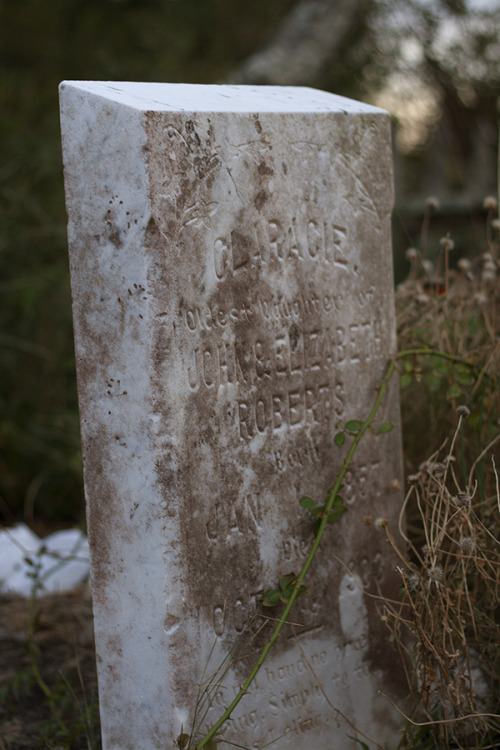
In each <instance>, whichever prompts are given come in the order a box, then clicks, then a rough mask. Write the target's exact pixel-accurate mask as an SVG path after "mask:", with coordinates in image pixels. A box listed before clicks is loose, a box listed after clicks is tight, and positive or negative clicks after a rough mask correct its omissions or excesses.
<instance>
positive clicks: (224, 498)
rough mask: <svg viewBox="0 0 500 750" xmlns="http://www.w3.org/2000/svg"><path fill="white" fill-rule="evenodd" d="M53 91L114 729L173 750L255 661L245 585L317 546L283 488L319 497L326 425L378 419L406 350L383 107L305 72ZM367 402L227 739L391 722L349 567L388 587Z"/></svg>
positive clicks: (393, 450) (306, 742)
mask: <svg viewBox="0 0 500 750" xmlns="http://www.w3.org/2000/svg"><path fill="white" fill-rule="evenodd" d="M60 93H61V112H62V136H63V152H64V164H65V184H66V196H67V210H68V217H69V224H68V234H69V245H70V263H71V276H72V293H73V306H74V325H75V345H76V356H77V367H78V388H79V399H80V412H81V429H82V441H83V453H84V469H85V486H86V496H87V503H88V532H89V538H90V544H91V558H92V590H93V597H94V611H95V632H96V646H97V659H98V675H99V690H100V704H101V716H102V728H103V741H104V747H105V750H115V749H117V748H120V749H125V748H130V750H132V748H133V750H138V748H141V750H146V749H147V750H150V749H151V750H152V749H153V748H154V750H160V748H161V750H164V748H166V747H171V746H172V745H173V743H174V742H175V740H176V737H177V736H178V735H179V734H180V732H181V729H182V728H183V729H184V731H185V732H188V733H191V732H194V734H195V735H197V736H199V735H201V734H202V733H203V732H204V731H206V729H207V727H208V726H209V725H210V723H211V722H212V723H213V721H215V719H216V718H218V716H219V715H220V713H221V712H222V710H223V707H224V706H225V705H227V704H228V703H229V701H230V700H231V699H232V697H233V695H234V692H235V690H236V689H237V688H238V685H239V684H240V683H241V682H242V681H243V680H244V678H245V676H246V674H247V673H248V671H249V668H250V666H251V665H252V664H253V663H254V661H255V658H256V653H257V649H258V647H259V645H261V644H262V643H263V642H265V639H266V637H267V635H268V633H269V632H270V631H269V625H266V620H265V619H264V617H263V615H265V616H271V617H274V616H275V611H274V610H269V609H267V610H265V611H264V610H263V608H262V606H261V605H260V604H259V596H260V595H261V593H262V592H263V591H264V590H265V589H267V588H271V587H275V586H276V585H277V582H278V578H279V577H280V576H282V575H284V574H287V573H290V572H292V571H294V572H298V571H299V570H300V567H301V565H302V563H303V561H304V559H305V556H306V554H307V551H308V549H309V547H310V544H311V542H312V538H313V536H312V526H311V521H310V516H309V514H308V513H307V512H306V511H304V510H303V509H302V508H301V507H300V506H299V504H298V499H299V498H300V497H301V496H302V495H304V494H307V495H311V496H312V497H313V498H315V499H316V501H317V502H322V501H323V499H324V496H325V494H326V492H327V490H328V488H329V487H331V485H332V483H333V480H334V478H335V475H336V472H337V471H338V469H339V468H340V466H341V464H342V460H343V456H344V455H345V447H344V448H338V447H335V446H334V443H333V438H334V435H335V433H336V432H337V429H338V428H337V425H338V424H339V423H340V424H342V423H345V421H347V420H349V419H363V418H365V417H366V416H367V414H368V411H369V409H370V407H371V405H372V403H373V400H374V397H375V395H376V388H377V386H378V385H379V384H380V381H381V378H382V376H383V374H384V371H385V368H386V364H387V360H388V357H389V356H390V355H391V354H392V353H394V351H395V332H394V314H393V280H392V267H391V250H390V213H391V208H392V202H393V192H392V165H391V149H390V122H389V116H388V115H387V113H385V112H383V111H382V110H378V109H376V108H373V107H370V106H367V105H364V104H359V103H357V102H353V101H350V100H347V99H344V98H341V97H337V96H334V95H331V94H326V93H324V92H321V91H315V90H312V89H301V88H288V87H283V88H279V87H236V86H235V87H230V86H197V85H179V84H177V85H169V84H141V83H94V82H65V83H63V84H61V91H60ZM379 417H380V421H387V420H391V421H393V422H395V423H396V425H397V429H395V430H394V431H393V432H392V433H390V434H389V435H387V436H380V437H375V436H372V435H370V436H368V437H367V438H366V440H365V441H364V443H362V444H361V447H360V449H359V452H358V454H357V455H356V458H355V462H354V464H353V466H352V468H351V469H350V470H349V472H348V474H347V477H346V482H345V489H344V490H343V495H344V498H345V501H346V505H347V507H348V512H347V513H346V514H345V515H344V516H343V517H342V518H341V520H340V521H339V522H338V523H336V524H335V525H334V526H332V527H331V528H330V529H329V530H328V534H327V538H326V539H325V542H324V544H323V547H322V549H321V551H320V554H319V557H318V559H317V560H316V561H315V563H314V565H313V567H312V568H311V570H310V573H309V576H308V580H307V583H308V586H309V588H310V594H309V595H308V596H306V597H303V598H301V599H300V600H299V601H298V603H297V606H296V608H295V610H294V611H293V612H292V621H293V623H294V625H293V626H289V627H288V626H287V627H286V628H285V630H284V631H283V633H282V635H281V637H280V640H279V642H278V643H277V645H276V647H275V650H274V652H271V655H270V657H269V659H268V661H267V662H266V663H265V665H264V667H263V668H262V669H261V671H260V673H259V675H258V678H257V682H256V684H254V686H253V688H252V690H251V692H250V693H249V694H248V695H247V696H246V697H245V698H244V700H243V701H242V702H241V703H240V705H239V707H238V709H237V710H236V711H235V713H234V716H233V719H232V720H231V722H229V724H228V725H227V727H226V732H225V734H224V737H225V738H226V739H228V740H231V741H233V742H237V743H239V744H240V745H244V746H249V747H255V748H257V747H263V746H264V745H266V743H270V742H272V741H273V740H275V742H274V743H273V744H272V747H276V748H285V747H293V748H294V749H295V750H306V748H308V749H309V748H311V747H313V746H314V747H320V748H321V749H322V750H329V749H331V750H333V748H335V750H341V749H342V748H344V747H345V748H347V747H352V740H350V739H348V737H347V735H348V734H350V735H353V734H354V729H353V726H352V724H350V723H348V722H346V721H345V720H344V718H343V716H342V715H344V716H346V717H348V719H349V720H350V721H351V722H353V724H354V725H355V726H356V727H358V728H359V729H360V730H362V731H364V732H366V733H367V734H369V735H370V736H371V737H373V738H375V739H376V740H377V741H378V742H379V743H384V742H392V741H393V740H394V738H395V736H396V732H397V727H398V721H397V717H396V716H395V715H394V712H393V711H392V710H391V709H390V706H389V704H388V702H387V701H386V700H385V699H383V698H382V697H380V696H378V695H377V689H378V688H381V689H383V690H384V691H385V692H388V693H390V694H393V695H394V693H395V692H396V693H397V689H398V684H399V680H400V678H401V675H400V671H399V670H398V668H397V666H396V662H395V660H394V655H393V654H392V653H391V652H389V651H388V646H387V642H386V640H385V638H384V633H383V630H382V626H381V625H380V623H379V620H378V617H377V615H376V612H375V609H374V606H373V604H372V603H371V600H370V599H369V598H368V597H367V596H365V595H364V594H363V593H362V591H361V588H360V587H359V586H358V585H357V584H358V583H361V582H362V583H363V585H364V586H365V587H366V588H367V589H368V590H370V591H371V592H372V593H378V592H379V591H386V592H387V593H388V594H390V595H392V596H393V595H394V593H395V591H396V587H397V576H396V574H395V571H394V567H395V563H394V560H393V558H392V557H391V555H390V553H389V550H388V546H387V544H386V542H385V537H384V535H383V533H381V532H377V531H375V530H374V529H373V527H370V525H369V524H367V522H366V517H373V518H376V517H384V518H389V519H391V520H392V521H395V519H396V518H397V516H398V513H399V509H400V497H399V493H398V490H397V488H398V482H399V483H400V482H401V450H400V434H399V415H398V401H397V394H396V392H395V391H392V395H391V393H390V394H389V397H388V398H387V400H386V404H385V405H384V408H383V410H382V412H381V413H380V415H379ZM337 558H339V559H340V560H342V561H343V562H344V563H345V564H346V565H347V566H348V567H349V568H350V569H351V570H352V571H353V572H354V573H355V576H356V578H355V577H353V576H351V575H350V574H349V573H348V572H347V570H346V568H345V567H342V566H341V565H340V564H339V563H338V561H337ZM224 660H225V661H224ZM221 665H222V666H221ZM226 669H227V671H226ZM327 699H328V700H327ZM207 710H208V713H207ZM340 712H341V713H340ZM193 722H194V727H193Z"/></svg>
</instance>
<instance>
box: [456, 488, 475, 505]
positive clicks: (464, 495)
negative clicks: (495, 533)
mask: <svg viewBox="0 0 500 750" xmlns="http://www.w3.org/2000/svg"><path fill="white" fill-rule="evenodd" d="M455 505H456V506H457V508H470V507H471V496H470V494H469V493H468V492H463V491H461V492H457V494H456V495H455Z"/></svg>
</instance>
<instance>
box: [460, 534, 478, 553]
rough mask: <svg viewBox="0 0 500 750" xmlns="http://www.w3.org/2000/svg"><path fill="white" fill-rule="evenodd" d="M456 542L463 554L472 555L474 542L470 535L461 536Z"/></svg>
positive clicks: (474, 546)
mask: <svg viewBox="0 0 500 750" xmlns="http://www.w3.org/2000/svg"><path fill="white" fill-rule="evenodd" d="M458 544H459V546H460V549H461V550H462V552H463V554H464V555H472V553H473V552H474V550H475V549H476V543H475V541H474V538H473V537H471V536H463V537H462V538H461V539H460V541H459V542H458Z"/></svg>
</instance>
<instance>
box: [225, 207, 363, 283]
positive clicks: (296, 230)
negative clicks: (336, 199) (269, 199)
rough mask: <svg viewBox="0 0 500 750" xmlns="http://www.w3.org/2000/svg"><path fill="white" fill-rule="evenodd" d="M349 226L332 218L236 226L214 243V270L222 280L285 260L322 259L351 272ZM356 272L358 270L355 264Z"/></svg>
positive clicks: (262, 221)
mask: <svg viewBox="0 0 500 750" xmlns="http://www.w3.org/2000/svg"><path fill="white" fill-rule="evenodd" d="M346 244H347V229H346V227H344V226H341V225H340V224H337V223H335V222H332V221H322V220H319V219H311V218H310V219H305V218H304V217H299V218H297V217H295V216H294V217H292V218H291V219H290V220H288V221H280V220H278V219H271V220H260V221H257V222H255V223H254V224H253V226H252V227H250V228H249V229H246V228H242V229H234V230H233V231H232V232H231V233H230V234H228V235H227V236H224V237H218V238H217V239H216V240H215V242H214V245H213V271H214V273H215V276H216V278H217V279H218V280H219V281H223V280H224V279H226V278H228V277H229V276H231V275H233V274H236V273H238V272H241V271H243V270H246V269H253V268H262V267H265V266H266V265H272V264H273V263H284V262H286V261H290V260H292V261H297V262H304V261H306V260H309V261H322V262H324V263H326V264H329V265H331V266H332V267H336V268H338V269H342V270H343V271H344V272H347V271H348V265H349V264H348V260H347V257H346V255H345V246H346ZM353 270H354V273H355V274H356V275H357V273H358V269H357V267H356V266H354V269H353Z"/></svg>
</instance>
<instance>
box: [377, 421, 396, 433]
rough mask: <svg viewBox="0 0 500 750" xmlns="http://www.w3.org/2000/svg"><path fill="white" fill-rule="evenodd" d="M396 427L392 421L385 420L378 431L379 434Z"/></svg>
mask: <svg viewBox="0 0 500 750" xmlns="http://www.w3.org/2000/svg"><path fill="white" fill-rule="evenodd" d="M393 429H394V424H393V423H392V422H383V423H382V424H381V425H379V428H378V432H379V435H383V434H384V433H386V432H390V431H391V430H393Z"/></svg>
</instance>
